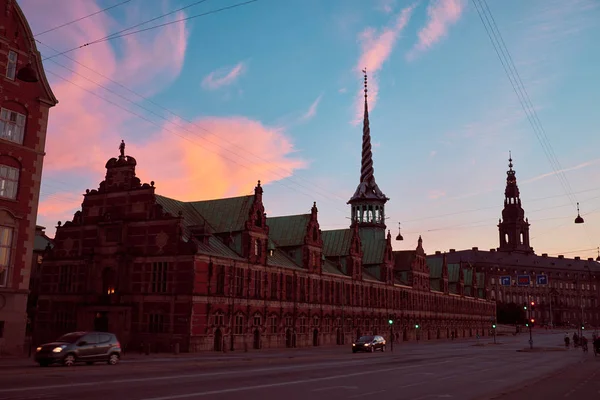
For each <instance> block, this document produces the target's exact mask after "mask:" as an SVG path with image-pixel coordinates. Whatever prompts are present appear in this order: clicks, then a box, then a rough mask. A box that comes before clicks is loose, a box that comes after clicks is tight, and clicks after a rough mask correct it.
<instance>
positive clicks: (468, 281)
mask: <svg viewBox="0 0 600 400" xmlns="http://www.w3.org/2000/svg"><path fill="white" fill-rule="evenodd" d="M463 273H464V278H465V279H464V283H465V286H469V287H471V286H473V270H472V269H471V268H463Z"/></svg>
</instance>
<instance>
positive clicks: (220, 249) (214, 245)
mask: <svg viewBox="0 0 600 400" xmlns="http://www.w3.org/2000/svg"><path fill="white" fill-rule="evenodd" d="M198 253H199V254H206V255H209V256H215V257H224V258H229V259H233V260H240V261H243V260H244V259H243V258H242V257H240V256H239V255H237V254H236V253H235V252H234V251H233V250H231V249H230V248H229V247H227V246H225V244H224V243H223V242H221V241H220V240H219V239H218V238H216V237H215V236H209V238H208V244H205V243H202V242H201V243H198Z"/></svg>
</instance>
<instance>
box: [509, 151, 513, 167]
mask: <svg viewBox="0 0 600 400" xmlns="http://www.w3.org/2000/svg"><path fill="white" fill-rule="evenodd" d="M512 161H513V160H512V152H511V151H510V150H509V151H508V168H509V169H510V170H511V171H512V168H513V163H512Z"/></svg>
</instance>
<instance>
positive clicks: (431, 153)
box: [429, 150, 437, 157]
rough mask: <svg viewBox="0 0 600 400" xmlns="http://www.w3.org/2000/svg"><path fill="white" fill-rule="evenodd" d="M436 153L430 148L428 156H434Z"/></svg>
mask: <svg viewBox="0 0 600 400" xmlns="http://www.w3.org/2000/svg"><path fill="white" fill-rule="evenodd" d="M436 154H437V151H436V150H431V152H430V153H429V157H435V155H436Z"/></svg>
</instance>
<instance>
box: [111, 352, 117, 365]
mask: <svg viewBox="0 0 600 400" xmlns="http://www.w3.org/2000/svg"><path fill="white" fill-rule="evenodd" d="M118 362H119V355H118V354H117V353H113V354H111V355H110V356H109V357H108V365H116V364H117V363H118Z"/></svg>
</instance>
